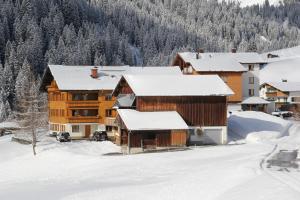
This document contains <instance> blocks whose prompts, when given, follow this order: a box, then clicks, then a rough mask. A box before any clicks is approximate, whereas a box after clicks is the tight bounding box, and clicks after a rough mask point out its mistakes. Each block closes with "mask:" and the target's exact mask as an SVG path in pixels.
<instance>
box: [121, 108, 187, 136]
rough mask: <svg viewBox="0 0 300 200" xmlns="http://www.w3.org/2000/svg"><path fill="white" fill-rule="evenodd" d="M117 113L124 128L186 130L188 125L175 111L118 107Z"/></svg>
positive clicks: (134, 129)
mask: <svg viewBox="0 0 300 200" xmlns="http://www.w3.org/2000/svg"><path fill="white" fill-rule="evenodd" d="M118 114H119V116H120V117H121V119H122V121H123V122H124V124H125V126H126V128H127V129H128V130H131V131H138V130H187V129H188V126H187V124H186V123H185V121H184V120H183V119H182V117H181V116H180V115H179V114H178V113H177V112H176V111H165V112H139V111H136V110H130V109H118Z"/></svg>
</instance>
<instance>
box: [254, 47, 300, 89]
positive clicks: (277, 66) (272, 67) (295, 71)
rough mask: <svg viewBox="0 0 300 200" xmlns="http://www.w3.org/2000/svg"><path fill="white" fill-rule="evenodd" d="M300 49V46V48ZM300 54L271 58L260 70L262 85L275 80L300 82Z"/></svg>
mask: <svg viewBox="0 0 300 200" xmlns="http://www.w3.org/2000/svg"><path fill="white" fill-rule="evenodd" d="M299 49H300V48H299ZM299 65H300V55H299V56H298V57H287V58H286V57H280V58H270V59H268V63H267V64H266V65H264V67H263V68H262V69H261V70H260V85H262V84H264V83H270V82H272V83H274V82H282V81H287V82H300V80H299V74H300V67H299Z"/></svg>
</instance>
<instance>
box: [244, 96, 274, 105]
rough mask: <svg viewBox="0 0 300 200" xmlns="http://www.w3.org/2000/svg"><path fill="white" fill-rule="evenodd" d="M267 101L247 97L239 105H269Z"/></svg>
mask: <svg viewBox="0 0 300 200" xmlns="http://www.w3.org/2000/svg"><path fill="white" fill-rule="evenodd" d="M269 103H270V102H269V101H266V100H264V99H262V98H260V97H249V98H247V99H245V100H244V101H242V103H241V104H246V105H256V104H269Z"/></svg>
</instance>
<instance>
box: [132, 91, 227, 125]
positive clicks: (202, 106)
mask: <svg viewBox="0 0 300 200" xmlns="http://www.w3.org/2000/svg"><path fill="white" fill-rule="evenodd" d="M137 110H138V111H177V112H178V113H179V114H180V115H181V116H182V117H183V119H184V120H185V122H186V123H187V124H188V125H190V126H225V125H226V124H227V104H226V97H222V96H216V97H213V96H212V97H199V96H196V97H192V96H191V97H189V96H187V97H137Z"/></svg>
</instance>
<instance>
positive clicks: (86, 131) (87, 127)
mask: <svg viewBox="0 0 300 200" xmlns="http://www.w3.org/2000/svg"><path fill="white" fill-rule="evenodd" d="M90 134H91V125H85V137H86V138H88V137H90Z"/></svg>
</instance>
